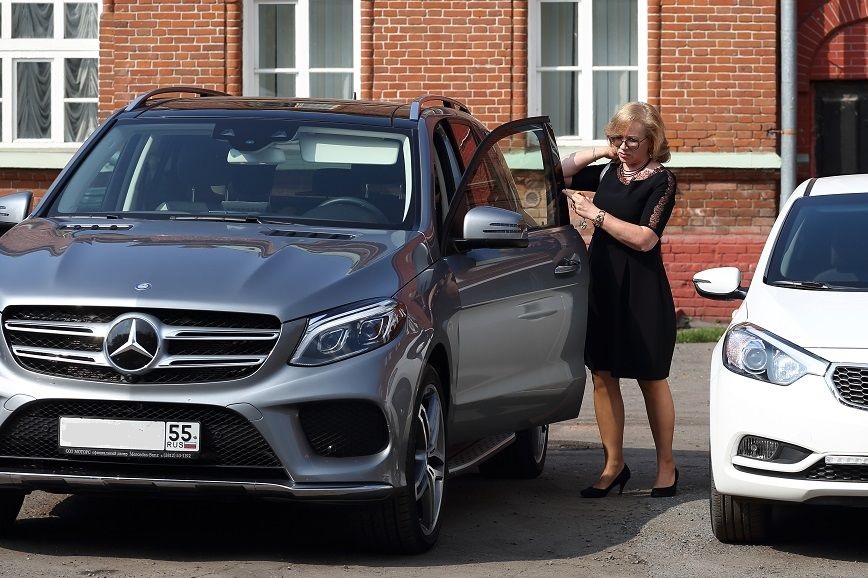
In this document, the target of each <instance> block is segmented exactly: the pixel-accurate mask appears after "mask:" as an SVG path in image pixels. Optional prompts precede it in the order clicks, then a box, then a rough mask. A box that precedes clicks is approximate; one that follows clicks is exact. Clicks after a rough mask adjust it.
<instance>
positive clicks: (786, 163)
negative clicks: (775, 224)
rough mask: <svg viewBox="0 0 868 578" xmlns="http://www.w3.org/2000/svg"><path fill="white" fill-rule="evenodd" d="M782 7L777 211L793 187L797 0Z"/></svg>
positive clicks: (783, 0)
mask: <svg viewBox="0 0 868 578" xmlns="http://www.w3.org/2000/svg"><path fill="white" fill-rule="evenodd" d="M780 9H781V35H780V39H781V133H780V134H781V194H780V203H779V204H778V210H780V208H781V207H783V206H784V203H786V202H787V199H788V198H789V197H790V194H792V192H793V189H795V188H796V184H797V183H796V135H797V134H798V131H797V129H796V92H797V86H796V82H797V73H796V46H797V43H796V0H780Z"/></svg>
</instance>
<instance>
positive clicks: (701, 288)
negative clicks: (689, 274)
mask: <svg viewBox="0 0 868 578" xmlns="http://www.w3.org/2000/svg"><path fill="white" fill-rule="evenodd" d="M693 286H694V287H695V288H696V292H697V293H699V295H700V296H702V297H707V298H708V299H716V300H718V301H732V300H733V299H744V298H745V297H747V288H746V287H742V286H741V271H739V269H738V268H737V267H716V268H714V269H706V270H705V271H700V272H699V273H697V274H696V275H694V276H693Z"/></svg>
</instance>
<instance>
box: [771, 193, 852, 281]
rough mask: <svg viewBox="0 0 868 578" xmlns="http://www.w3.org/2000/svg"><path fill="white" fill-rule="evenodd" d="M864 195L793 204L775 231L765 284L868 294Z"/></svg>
mask: <svg viewBox="0 0 868 578" xmlns="http://www.w3.org/2000/svg"><path fill="white" fill-rule="evenodd" d="M866 246H868V205H866V203H865V195H864V194H859V195H846V194H845V195H830V196H819V197H806V198H803V199H798V200H797V201H796V202H795V203H794V204H793V207H792V209H791V210H790V212H789V214H788V215H787V218H786V221H785V222H784V224H783V226H782V227H781V231H780V234H779V235H778V239H777V242H776V243H775V246H774V248H773V249H772V256H771V259H770V261H769V266H768V270H767V272H766V282H767V283H775V282H779V281H813V282H820V283H826V284H828V285H831V286H833V287H843V288H849V289H868V258H866V257H865V247H866Z"/></svg>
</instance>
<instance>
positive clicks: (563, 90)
mask: <svg viewBox="0 0 868 578" xmlns="http://www.w3.org/2000/svg"><path fill="white" fill-rule="evenodd" d="M577 11H578V5H577V4H576V3H575V2H543V3H542V4H541V6H540V19H541V42H540V44H541V46H540V66H541V67H543V68H549V67H566V66H569V67H575V66H576V65H577V64H578V50H577V44H578V14H577ZM540 96H541V103H540V105H541V110H542V111H543V112H544V113H545V114H548V115H549V116H550V117H551V120H552V128H554V130H555V133H556V134H576V133H577V132H578V130H579V127H578V117H577V113H578V110H579V103H578V73H576V72H575V71H574V70H543V71H541V72H540Z"/></svg>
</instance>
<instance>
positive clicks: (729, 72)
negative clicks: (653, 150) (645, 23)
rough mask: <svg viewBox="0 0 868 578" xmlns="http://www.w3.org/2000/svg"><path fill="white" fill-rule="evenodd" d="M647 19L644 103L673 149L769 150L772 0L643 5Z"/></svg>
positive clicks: (678, 0) (772, 143) (773, 101)
mask: <svg viewBox="0 0 868 578" xmlns="http://www.w3.org/2000/svg"><path fill="white" fill-rule="evenodd" d="M648 12H649V60H650V62H649V81H650V82H649V89H650V92H649V95H650V96H649V100H651V102H652V103H653V104H658V105H659V108H660V111H661V113H662V115H663V119H664V121H665V122H666V127H667V136H668V138H669V143H670V145H671V146H672V147H673V150H677V151H701V152H718V151H720V152H741V151H774V150H776V149H775V147H776V139H775V137H774V133H772V134H771V135H770V134H769V133H768V130H769V129H773V128H775V127H776V126H777V48H778V44H777V0H750V1H743V2H738V3H733V2H709V1H708V0H650V1H649V6H648ZM655 25H657V26H659V30H654V29H653V26H655ZM658 39H659V46H654V41H656V40H658Z"/></svg>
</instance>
